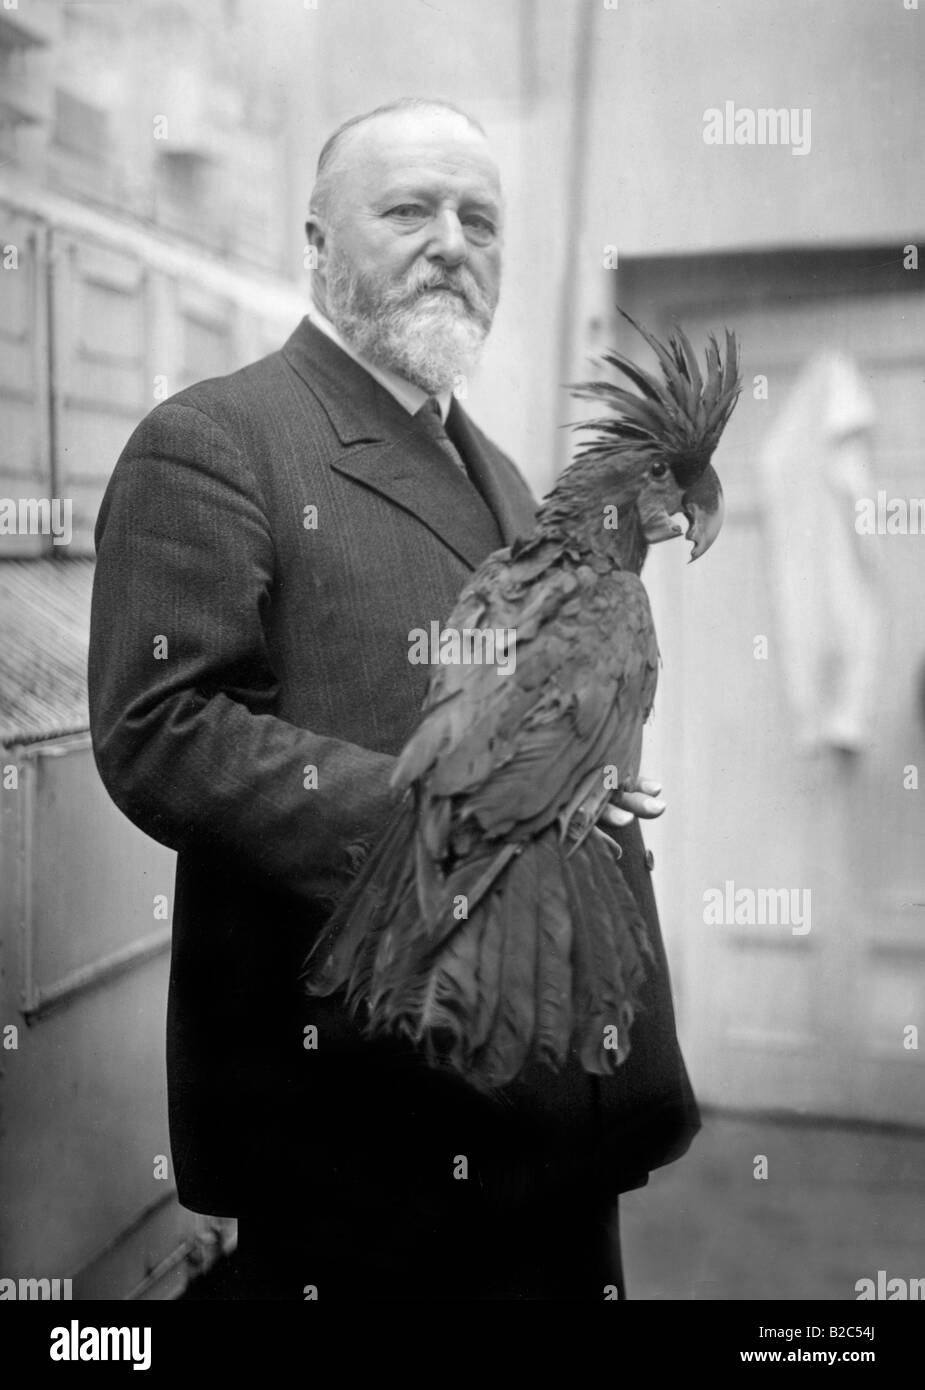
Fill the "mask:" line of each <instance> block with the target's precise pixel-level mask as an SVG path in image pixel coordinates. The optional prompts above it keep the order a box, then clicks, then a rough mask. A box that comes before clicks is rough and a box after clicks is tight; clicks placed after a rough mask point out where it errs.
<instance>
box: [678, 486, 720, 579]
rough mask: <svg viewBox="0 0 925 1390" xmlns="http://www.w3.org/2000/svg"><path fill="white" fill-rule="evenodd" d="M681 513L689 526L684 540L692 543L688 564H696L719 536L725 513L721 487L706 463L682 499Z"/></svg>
mask: <svg viewBox="0 0 925 1390" xmlns="http://www.w3.org/2000/svg"><path fill="white" fill-rule="evenodd" d="M681 510H682V511H683V513H684V515H685V516H686V517H687V520H688V522H689V523H690V524H689V526H688V528H687V532H686V534H685V540H689V541H693V545H692V546H691V560H699V559H700V556H701V555H703V554H705V552H706V551H708V550H709V549H710V546H711V545H712V544H713V542H714V541H715V540H716V537H717V536H718V535H719V533H720V531H721V529H722V525H723V515H724V513H725V506H724V504H723V489H722V484H721V483H720V480H719V478H718V476H717V474H716V470H715V469H714V468H713V467H712V466H711V465H710V464H709V463H708V464H707V466H706V468H705V469H704V470H703V472H702V473H701V475H700V477H699V478H698V479H697V481H696V483H693V484H692V485H691V486H690V487H689V488H688V489H687V491H686V492H685V493H684V495H683V496H682V498H681ZM688 563H690V562H688Z"/></svg>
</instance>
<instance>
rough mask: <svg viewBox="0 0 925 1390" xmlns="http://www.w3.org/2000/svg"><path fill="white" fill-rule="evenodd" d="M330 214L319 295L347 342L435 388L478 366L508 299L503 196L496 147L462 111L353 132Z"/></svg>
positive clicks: (337, 168)
mask: <svg viewBox="0 0 925 1390" xmlns="http://www.w3.org/2000/svg"><path fill="white" fill-rule="evenodd" d="M346 138H347V144H346V145H345V146H344V148H343V150H342V151H340V152H339V153H338V155H337V159H336V164H335V165H334V178H335V180H336V182H335V185H334V190H333V194H332V197H331V199H330V204H329V208H328V215H327V216H326V217H325V218H323V219H313V224H310V225H313V237H312V239H313V241H314V244H315V245H316V246H317V248H318V253H319V258H318V269H317V272H316V274H317V281H318V283H317V287H316V293H317V297H318V298H319V300H320V303H321V307H322V308H323V309H324V310H325V311H326V312H327V314H328V316H329V318H330V319H331V321H332V322H333V323H334V325H335V326H336V327H337V329H338V330H339V331H340V333H341V334H342V335H343V336H344V338H345V339H346V341H347V342H349V343H350V344H351V346H352V347H353V348H354V349H355V350H356V351H357V352H359V353H360V354H361V355H363V356H365V357H367V358H368V359H369V360H370V361H372V362H375V363H376V364H377V365H379V366H382V367H387V368H389V369H391V370H392V371H395V372H398V373H399V375H401V376H404V377H406V378H408V380H410V381H414V382H415V383H416V384H417V385H419V386H420V387H421V388H422V389H423V390H425V391H427V392H428V393H435V392H438V391H441V390H444V389H446V388H448V387H452V385H453V384H454V382H455V381H456V380H457V378H458V377H459V376H461V375H465V374H466V373H467V372H468V371H469V370H471V368H472V366H473V365H474V364H475V362H476V360H477V358H478V354H479V351H480V349H481V346H482V344H483V342H484V340H485V337H486V335H487V333H488V330H489V328H490V327H491V322H492V317H493V315H494V311H495V306H496V304H497V302H498V292H499V282H500V276H501V225H500V224H501V192H500V184H499V179H498V171H497V168H496V166H495V163H494V161H493V159H492V158H491V156H490V154H489V153H488V149H487V146H486V142H485V139H484V137H483V136H481V135H479V133H478V131H476V130H474V129H473V128H472V127H471V126H470V125H469V124H468V122H467V121H466V120H464V118H463V117H461V116H456V115H455V114H453V113H452V112H410V113H409V112H401V113H393V114H390V115H387V116H382V117H378V118H376V119H375V120H372V121H369V122H367V123H365V124H363V125H361V126H359V127H357V129H356V130H355V131H352V132H350V133H349V134H348V136H347V137H346Z"/></svg>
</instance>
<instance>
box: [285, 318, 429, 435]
mask: <svg viewBox="0 0 925 1390" xmlns="http://www.w3.org/2000/svg"><path fill="white" fill-rule="evenodd" d="M308 317H309V318H310V319H311V321H312V323H313V324H314V325H315V327H316V328H319V329H320V330H321V332H322V333H325V334H327V336H328V337H329V338H330V339H331V340H332V342H335V343H336V344H337V346H338V347H339V348H341V349H342V350H343V351H344V352H346V354H347V356H348V357H352V358H353V360H354V362H356V363H358V364H359V365H360V366H361V367H362V368H363V370H364V371H367V372H369V374H370V376H371V377H374V378H375V379H376V381H378V382H379V385H380V386H384V387H385V389H386V390H387V391H388V392H389V393H390V394H391V395H393V396H394V397H395V399H396V400H397V401H398V403H399V405H402V406H404V408H405V410H407V412H408V414H409V415H414V414H415V413H416V412H417V411H418V410H420V408H421V406H422V405H423V404H424V402H425V401H426V400H429V399H430V398H429V396H428V393H427V392H426V391H422V390H421V388H420V386H415V384H414V382H413V381H406V380H405V378H404V377H403V376H399V375H398V374H397V372H392V371H389V370H388V368H386V367H378V366H376V364H375V363H373V362H370V361H368V360H367V359H366V358H365V357H361V356H360V354H359V353H358V352H355V351H354V349H353V348H352V347H351V346H350V344H349V343H348V342H346V341H345V339H344V338H343V337H342V336H341V335H340V333H338V331H337V329H336V328H335V327H334V325H333V323H332V322H331V320H330V319H329V318H328V316H327V314H323V313H322V312H321V310H320V309H319V308H318V307H317V305H316V304H310V305H309V306H308ZM436 396H437V400H438V401H439V402H440V414H441V415H442V417H443V423H444V424H446V417H447V415H449V413H450V406H451V405H452V403H453V393H452V391H451V390H446V391H438V392H436Z"/></svg>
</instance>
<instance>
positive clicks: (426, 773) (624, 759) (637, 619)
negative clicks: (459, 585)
mask: <svg viewBox="0 0 925 1390" xmlns="http://www.w3.org/2000/svg"><path fill="white" fill-rule="evenodd" d="M447 627H449V628H457V629H463V628H466V627H481V628H495V629H500V628H507V629H513V631H514V633H515V637H516V642H515V644H514V647H513V649H512V650H513V653H514V656H515V664H514V669H513V670H512V671H511V672H510V674H508V675H503V674H500V673H499V670H498V668H497V666H491V665H487V664H486V665H478V664H466V663H459V664H453V665H447V666H441V667H439V668H437V670H436V671H435V674H434V677H433V679H432V682H431V687H430V691H429V694H428V699H427V701H426V704H425V712H424V715H423V717H422V721H421V724H420V725H419V727H418V729H417V730H416V732H415V733H414V734H413V735H412V737H411V739H410V740H409V742H408V744H407V745H406V747H405V749H404V751H403V753H402V755H401V758H400V760H399V763H398V766H397V769H396V774H395V778H394V780H395V782H396V784H397V785H401V786H408V785H411V784H416V785H417V788H418V791H419V794H420V801H419V805H420V809H421V817H420V820H419V826H420V829H421V831H422V833H423V836H424V839H425V841H426V843H427V845H428V849H429V850H430V852H431V854H433V855H434V857H435V858H439V857H440V856H441V853H442V852H444V851H445V849H446V845H447V839H448V836H449V834H450V830H451V825H458V824H459V823H460V821H465V820H466V819H470V818H471V819H474V820H475V821H476V822H477V824H478V826H479V828H480V830H481V832H482V833H483V834H484V835H485V836H486V837H487V838H489V839H498V838H501V837H505V838H517V839H519V838H523V837H526V836H528V835H530V834H533V833H535V832H536V831H537V830H539V829H540V828H542V827H543V826H545V825H548V824H551V823H552V822H553V821H554V820H555V819H556V818H557V816H559V815H561V814H562V812H563V811H565V810H566V808H569V807H570V806H573V805H574V804H575V798H576V795H577V794H578V793H579V792H580V791H581V789H582V786H583V785H584V784H586V783H587V782H588V779H589V778H592V779H593V778H594V777H596V776H597V775H598V774H599V772H600V769H601V768H603V767H604V766H607V765H615V766H616V767H617V768H618V769H619V772H620V776H621V778H622V777H623V776H624V775H634V774H635V773H636V772H637V771H638V762H639V750H640V744H641V738H642V726H643V724H644V722H645V720H646V718H647V716H648V713H649V710H650V709H651V705H652V700H653V698H654V692H655V682H656V671H657V662H658V651H657V647H656V641H655V632H654V628H653V624H652V617H651V612H650V609H649V602H648V598H647V596H646V592H645V589H644V588H643V585H642V582H641V580H640V579H639V578H638V577H637V576H636V575H634V574H630V573H623V572H619V571H616V572H609V573H606V574H603V575H601V574H596V573H594V572H593V571H592V570H590V569H589V568H588V567H584V566H582V567H578V568H577V569H575V568H558V569H550V570H548V571H547V573H546V574H545V575H543V577H542V578H541V579H540V581H539V583H536V582H530V580H529V576H528V577H527V582H526V583H525V582H524V576H523V575H522V574H521V573H520V572H519V566H518V562H516V561H514V562H511V561H508V560H506V559H505V558H503V556H498V557H492V562H491V563H490V565H489V566H487V567H486V568H485V569H483V570H482V571H480V575H479V576H478V577H477V581H475V582H473V583H472V584H471V585H470V586H469V588H468V589H467V590H466V591H465V592H464V593H463V594H462V596H461V598H460V601H459V603H458V604H457V606H456V608H455V609H454V611H453V613H452V614H451V616H450V618H449V620H448V622H447ZM579 799H580V798H579Z"/></svg>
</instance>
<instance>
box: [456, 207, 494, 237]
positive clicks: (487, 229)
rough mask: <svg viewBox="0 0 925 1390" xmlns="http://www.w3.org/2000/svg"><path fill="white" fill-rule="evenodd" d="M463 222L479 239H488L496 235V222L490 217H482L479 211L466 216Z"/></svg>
mask: <svg viewBox="0 0 925 1390" xmlns="http://www.w3.org/2000/svg"><path fill="white" fill-rule="evenodd" d="M463 222H464V224H465V226H466V227H467V228H468V229H469V230H470V231H471V232H472V233H473V235H474V236H476V237H477V238H478V239H479V240H483V239H484V240H487V239H488V238H489V237H493V236H494V235H495V230H496V229H495V224H494V222H492V221H491V220H490V218H488V217H481V216H479V214H478V213H472V214H471V215H470V216H469V217H464V218H463Z"/></svg>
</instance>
